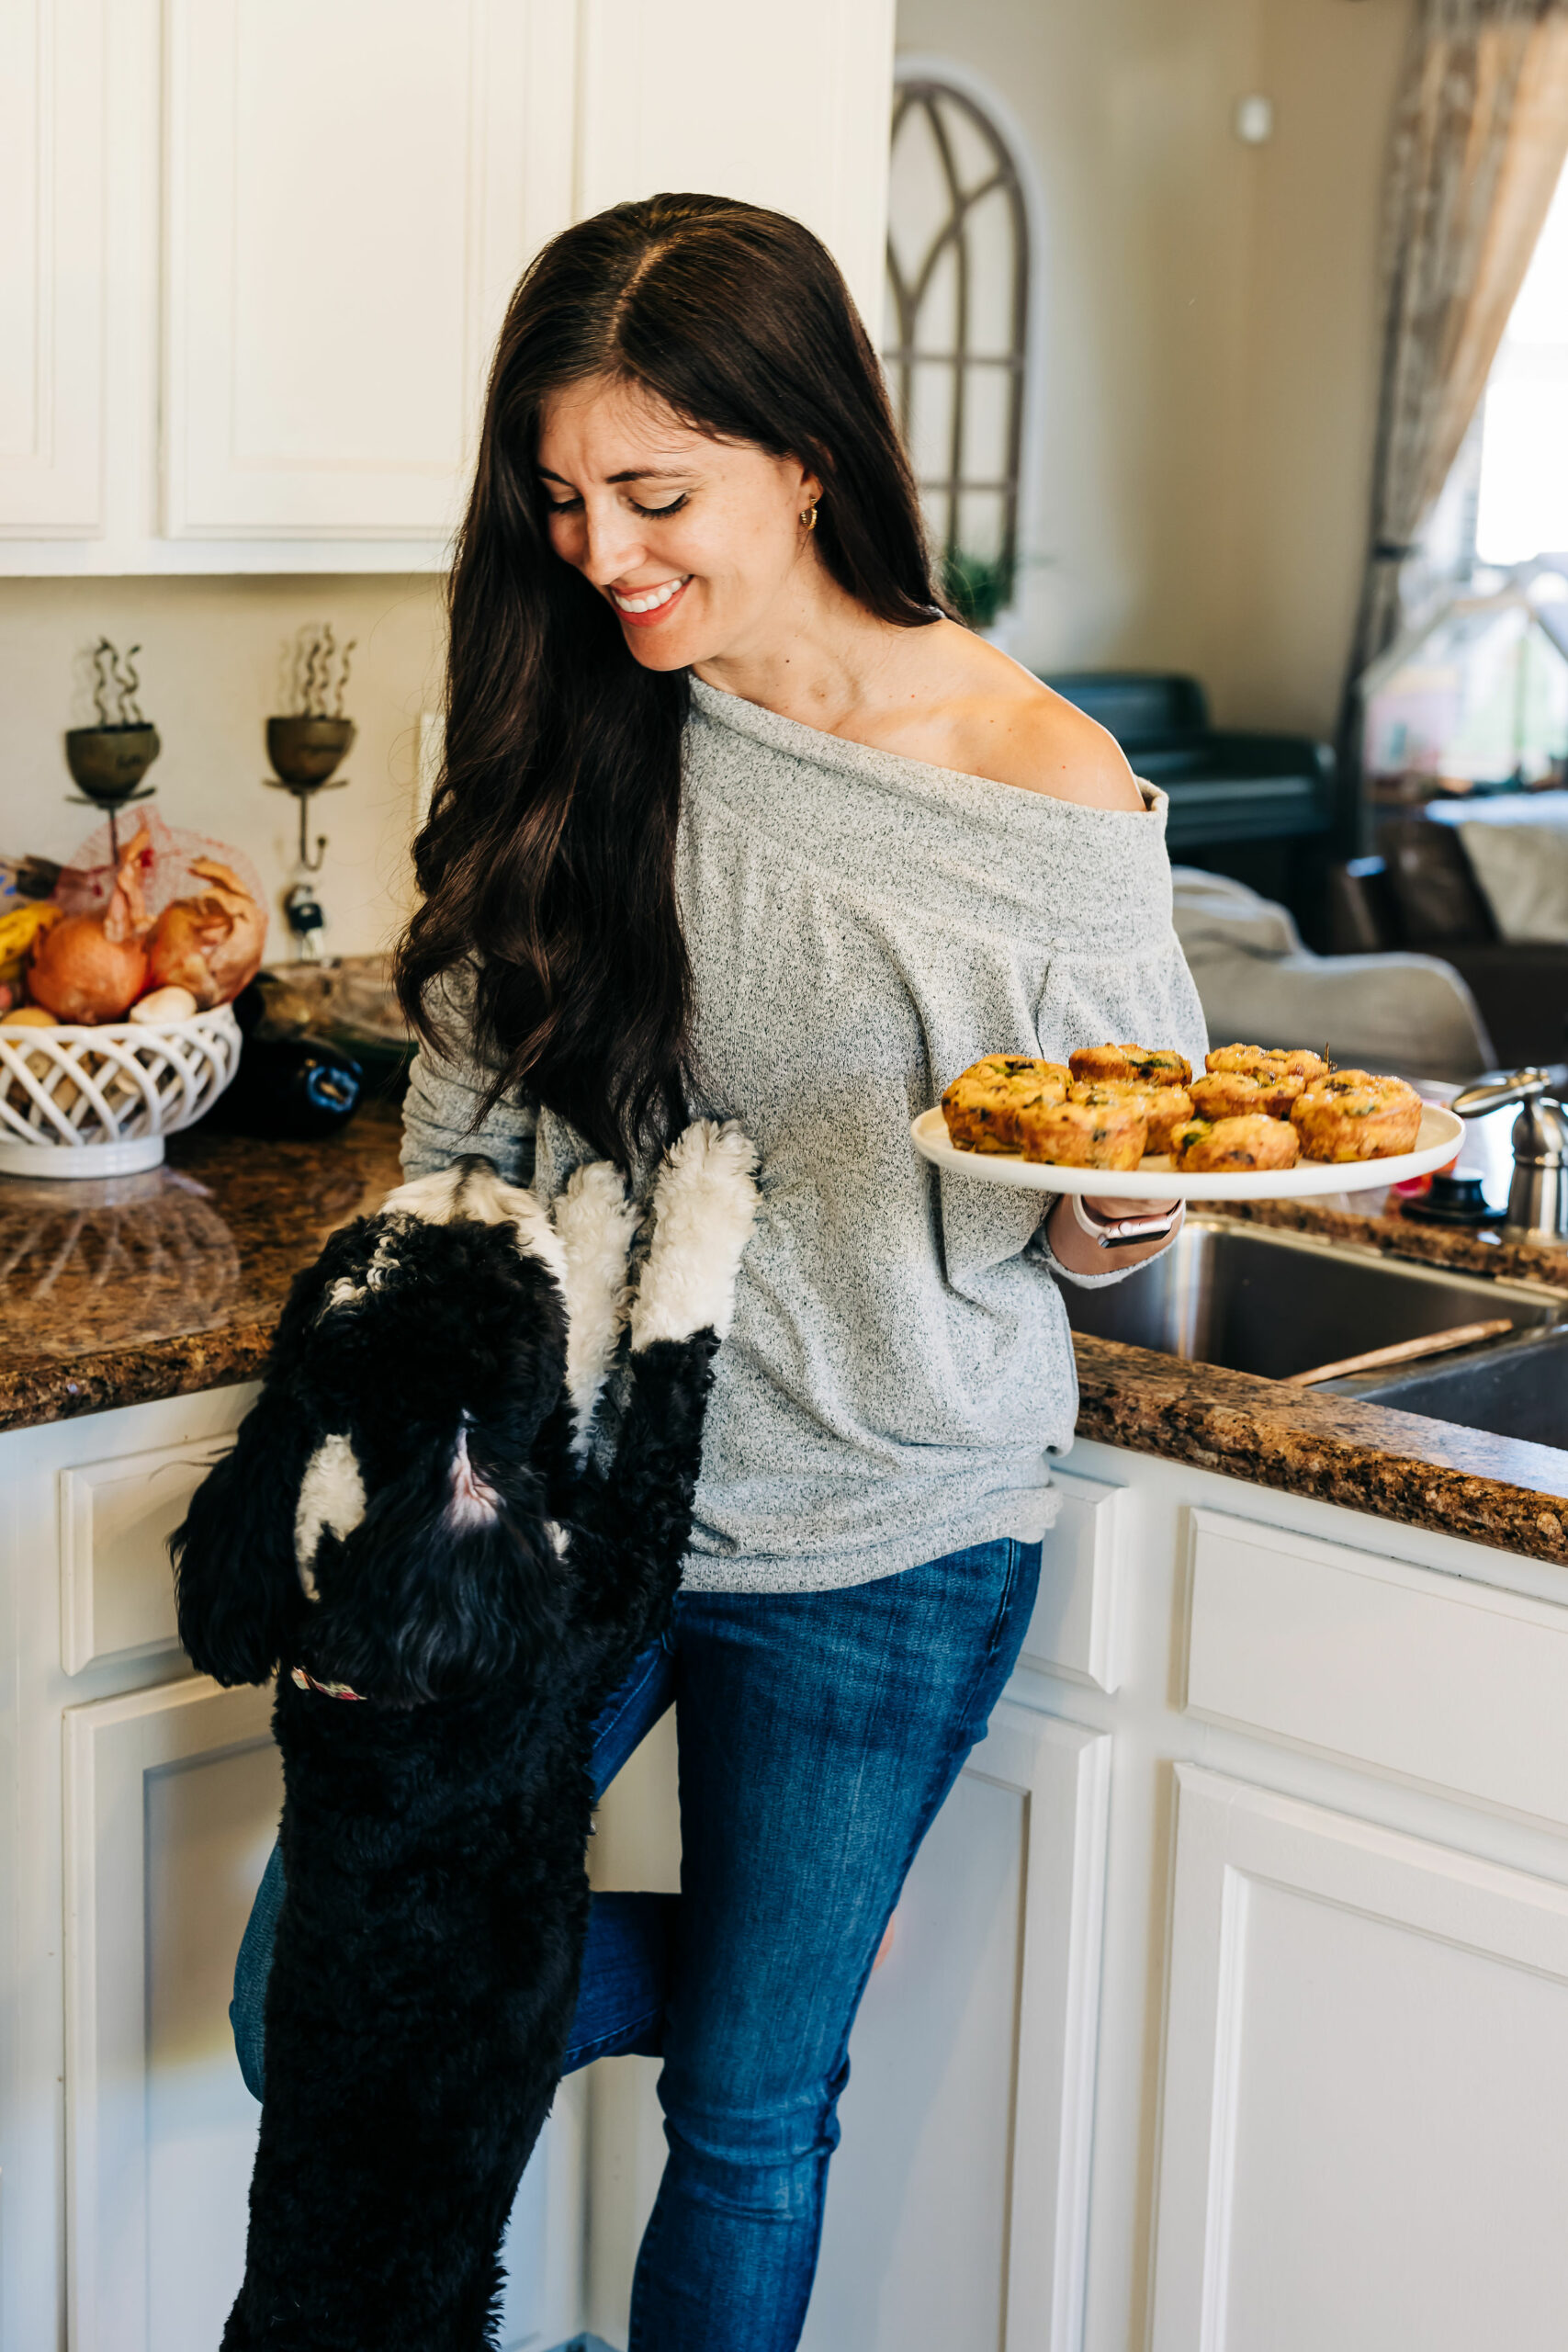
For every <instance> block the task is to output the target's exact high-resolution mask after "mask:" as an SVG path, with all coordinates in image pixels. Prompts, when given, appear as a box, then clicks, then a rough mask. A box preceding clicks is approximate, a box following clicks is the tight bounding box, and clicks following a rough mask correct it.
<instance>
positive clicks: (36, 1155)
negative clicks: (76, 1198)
mask: <svg viewBox="0 0 1568 2352" xmlns="http://www.w3.org/2000/svg"><path fill="white" fill-rule="evenodd" d="M240 1044H241V1037H240V1024H239V1023H238V1022H237V1021H236V1020H235V1018H234V1011H233V1007H232V1006H231V1005H228V1004H219V1005H214V1007H213V1008H212V1010H211V1012H195V1013H192V1015H191V1017H190V1019H189V1020H188V1021H171V1022H167V1023H159V1024H158V1025H157V1026H153V1025H152V1023H141V1022H136V1021H106V1022H104V1023H102V1024H101V1025H100V1026H98V1027H96V1028H87V1027H85V1026H82V1025H80V1024H77V1023H62V1024H61V1025H60V1026H59V1027H57V1028H53V1029H34V1028H17V1029H8V1028H6V1027H4V1026H0V1175H5V1176H130V1175H134V1174H135V1173H136V1172H137V1171H138V1170H141V1169H143V1168H156V1167H157V1165H158V1163H159V1161H160V1160H161V1159H163V1157H164V1136H171V1135H175V1134H176V1133H177V1132H178V1130H179V1129H180V1128H181V1127H188V1126H189V1125H191V1123H192V1121H193V1120H195V1119H199V1118H200V1116H201V1114H202V1113H203V1112H204V1111H206V1110H209V1108H210V1107H211V1105H212V1104H213V1103H215V1102H216V1101H217V1100H218V1097H219V1096H220V1094H221V1093H222V1091H223V1089H224V1088H225V1087H226V1086H227V1085H228V1083H229V1081H230V1080H231V1078H232V1077H233V1075H234V1072H235V1070H236V1069H237V1068H238V1066H239V1060H240Z"/></svg>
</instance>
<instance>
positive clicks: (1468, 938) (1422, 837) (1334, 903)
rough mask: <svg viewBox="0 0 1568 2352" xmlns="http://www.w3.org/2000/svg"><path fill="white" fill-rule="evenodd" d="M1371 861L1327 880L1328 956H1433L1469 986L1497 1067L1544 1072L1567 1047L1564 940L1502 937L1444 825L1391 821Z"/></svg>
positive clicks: (1567, 951) (1567, 953)
mask: <svg viewBox="0 0 1568 2352" xmlns="http://www.w3.org/2000/svg"><path fill="white" fill-rule="evenodd" d="M1377 848H1378V854H1377V855H1376V856H1375V857H1357V858H1352V859H1350V860H1349V862H1348V864H1346V865H1337V866H1335V867H1334V868H1333V870H1332V872H1331V873H1330V875H1329V880H1328V947H1329V953H1330V954H1331V955H1340V956H1353V955H1364V954H1366V953H1368V952H1369V951H1370V950H1375V949H1379V948H1385V947H1413V948H1417V949H1419V950H1420V951H1421V952H1422V953H1423V954H1426V955H1428V956H1441V957H1442V959H1443V961H1444V962H1445V963H1446V964H1451V965H1452V966H1453V967H1454V969H1455V971H1456V972H1458V973H1459V974H1460V976H1461V978H1462V979H1463V980H1464V981H1465V982H1466V983H1467V984H1468V986H1469V988H1470V991H1471V994H1472V996H1473V997H1474V999H1475V1001H1476V1003H1477V1005H1478V1006H1479V1007H1480V1010H1481V1014H1482V1018H1483V1020H1484V1022H1485V1023H1486V1026H1487V1028H1488V1030H1489V1031H1490V1032H1491V1035H1492V1041H1493V1044H1494V1046H1495V1048H1496V1052H1497V1059H1498V1062H1499V1064H1500V1065H1501V1066H1502V1067H1503V1068H1504V1069H1515V1068H1517V1067H1518V1066H1519V1065H1521V1064H1523V1063H1525V1062H1540V1063H1542V1064H1544V1065H1547V1066H1551V1064H1554V1063H1556V1062H1558V1061H1560V1060H1561V1059H1562V1054H1563V1050H1564V1046H1565V1043H1568V943H1564V942H1563V941H1561V940H1551V939H1539V940H1536V939H1504V938H1502V937H1501V936H1500V934H1499V933H1498V930H1497V926H1496V923H1495V922H1494V920H1493V917H1492V910H1491V908H1490V907H1489V906H1488V905H1487V903H1486V900H1485V899H1484V897H1483V895H1482V891H1481V888H1480V885H1479V884H1478V883H1477V881H1476V879H1475V876H1474V874H1473V873H1472V870H1471V864H1470V860H1469V858H1468V857H1466V855H1465V853H1464V843H1463V842H1462V841H1461V838H1460V835H1459V832H1458V831H1457V829H1456V828H1455V827H1454V826H1452V825H1444V824H1438V823H1436V822H1435V821H1434V820H1432V819H1431V818H1429V817H1420V816H1413V817H1397V818H1392V819H1390V820H1388V821H1387V822H1386V823H1385V824H1383V825H1382V826H1381V827H1380V828H1379V830H1378V836H1377Z"/></svg>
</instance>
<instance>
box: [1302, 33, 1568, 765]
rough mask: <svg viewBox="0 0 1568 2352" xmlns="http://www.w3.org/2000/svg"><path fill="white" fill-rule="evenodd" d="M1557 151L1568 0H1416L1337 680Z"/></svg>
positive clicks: (1560, 155)
mask: <svg viewBox="0 0 1568 2352" xmlns="http://www.w3.org/2000/svg"><path fill="white" fill-rule="evenodd" d="M1565 156H1568V0H1419V8H1418V13H1417V17H1416V25H1415V28H1414V30H1413V32H1412V35H1411V42H1410V49H1409V52H1408V54H1407V56H1406V59H1405V63H1404V78H1403V81H1402V84H1401V87H1400V96H1399V101H1398V107H1397V110H1396V113H1395V117H1394V126H1393V150H1392V153H1391V156H1390V164H1389V180H1388V190H1387V197H1386V202H1385V210H1384V222H1383V278H1384V287H1385V311H1384V329H1383V361H1382V395H1381V400H1380V404H1379V411H1378V434H1377V444H1376V457H1375V460H1374V466H1373V478H1372V501H1371V547H1370V548H1369V551H1368V560H1367V569H1366V574H1365V578H1364V580H1363V583H1362V589H1361V601H1360V606H1359V612H1358V615H1357V622H1356V636H1355V641H1354V644H1353V646H1352V649H1351V657H1350V667H1349V673H1348V680H1347V729H1346V741H1347V748H1349V747H1350V741H1351V734H1352V729H1353V723H1354V714H1355V707H1356V704H1355V683H1356V680H1357V679H1358V678H1359V675H1360V673H1361V672H1362V671H1363V670H1364V669H1365V667H1366V665H1367V663H1368V662H1371V661H1372V660H1374V659H1375V657H1376V656H1377V655H1378V654H1379V653H1381V652H1382V650H1383V649H1384V648H1385V647H1386V646H1387V645H1388V644H1389V643H1390V642H1391V641H1392V639H1393V636H1394V633H1395V630H1396V628H1397V626H1398V618H1399V567H1400V565H1401V563H1402V562H1403V561H1404V559H1405V557H1406V556H1407V555H1408V554H1409V553H1410V552H1411V551H1412V545H1413V542H1414V541H1415V539H1416V534H1417V532H1418V530H1419V529H1420V526H1421V524H1422V522H1423V520H1424V518H1425V516H1426V515H1427V510H1428V508H1429V507H1430V506H1431V504H1432V502H1433V501H1434V499H1435V498H1436V497H1437V495H1438V492H1439V491H1440V490H1441V489H1442V486H1443V484H1444V482H1445V481H1446V480H1447V478H1448V473H1449V469H1450V466H1451V465H1452V464H1453V462H1454V459H1455V458H1456V457H1457V456H1458V454H1459V447H1460V443H1461V441H1462V440H1463V438H1464V435H1465V432H1466V429H1467V427H1468V426H1469V424H1470V421H1471V419H1472V416H1473V415H1474V413H1475V411H1476V408H1477V405H1478V404H1479V402H1480V400H1481V395H1482V393H1483V391H1484V390H1485V388H1486V379H1487V375H1488V373H1489V372H1490V369H1491V367H1492V362H1493V360H1494V358H1495V356H1496V352H1497V346H1498V345H1499V343H1500V342H1501V341H1502V338H1503V332H1504V329H1505V328H1506V325H1507V322H1508V313H1509V311H1511V310H1512V308H1513V305H1514V298H1515V296H1516V295H1517V292H1518V290H1519V287H1520V285H1521V283H1522V281H1523V278H1524V275H1525V271H1526V270H1527V268H1528V267H1529V259H1530V254H1531V253H1532V252H1533V250H1534V248H1535V243H1536V239H1537V237H1538V236H1539V235H1540V227H1541V223H1542V221H1543V220H1545V218H1546V214H1547V209H1548V207H1549V206H1550V204H1551V198H1552V195H1553V192H1554V190H1555V188H1556V186H1557V182H1558V179H1559V177H1560V175H1561V174H1562V167H1563V161H1564V157H1565Z"/></svg>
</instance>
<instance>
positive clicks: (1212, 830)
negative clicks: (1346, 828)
mask: <svg viewBox="0 0 1568 2352" xmlns="http://www.w3.org/2000/svg"><path fill="white" fill-rule="evenodd" d="M1045 684H1047V685H1048V686H1051V687H1054V688H1055V692H1056V693H1057V694H1059V695H1066V699H1067V700H1068V702H1070V703H1076V704H1077V707H1078V708H1079V710H1082V711H1087V712H1088V714H1089V717H1090V718H1097V719H1098V720H1099V721H1100V725H1101V726H1102V727H1103V728H1105V729H1107V730H1108V732H1109V733H1111V734H1112V735H1114V736H1115V738H1116V741H1118V743H1120V744H1121V746H1122V750H1123V751H1124V752H1126V754H1127V758H1128V761H1129V763H1130V764H1131V766H1132V767H1133V769H1134V773H1135V774H1136V775H1141V776H1143V777H1145V779H1146V780H1147V782H1148V783H1150V784H1157V785H1158V786H1159V787H1160V790H1161V791H1162V792H1165V793H1168V795H1169V797H1170V818H1169V823H1168V831H1167V839H1168V842H1169V843H1170V848H1171V851H1172V854H1175V855H1179V856H1185V855H1186V854H1187V853H1188V852H1189V851H1191V850H1204V851H1209V850H1211V849H1213V847H1214V846H1215V845H1216V844H1226V843H1236V844H1243V843H1250V842H1281V841H1300V840H1303V839H1312V840H1316V839H1318V838H1319V837H1321V836H1323V835H1325V834H1326V833H1327V832H1328V831H1330V829H1331V828H1332V826H1333V824H1334V821H1335V815H1336V807H1335V799H1336V781H1337V763H1336V761H1335V756H1334V753H1333V752H1332V750H1331V749H1330V748H1329V746H1328V745H1327V744H1326V743H1318V742H1314V741H1313V739H1312V737H1311V736H1310V735H1261V734H1256V733H1253V732H1251V731H1249V730H1247V729H1239V728H1232V727H1214V726H1212V725H1211V724H1210V720H1209V706H1208V700H1207V698H1206V696H1205V695H1204V693H1203V689H1202V687H1201V685H1200V684H1199V683H1198V681H1197V679H1196V678H1186V677H1182V676H1181V675H1180V674H1179V673H1176V672H1163V671H1143V670H1072V671H1066V672H1059V673H1052V674H1051V675H1049V676H1047V677H1046V678H1045ZM1199 862H1200V863H1201V864H1202V865H1219V866H1220V869H1221V870H1222V871H1223V870H1226V867H1225V864H1224V861H1219V860H1215V859H1214V858H1213V857H1210V856H1207V855H1205V856H1204V857H1203V858H1202V859H1201V860H1200V861H1199ZM1241 878H1242V879H1244V880H1251V879H1252V878H1253V877H1252V876H1251V874H1250V873H1247V874H1244V875H1243V876H1242V877H1241Z"/></svg>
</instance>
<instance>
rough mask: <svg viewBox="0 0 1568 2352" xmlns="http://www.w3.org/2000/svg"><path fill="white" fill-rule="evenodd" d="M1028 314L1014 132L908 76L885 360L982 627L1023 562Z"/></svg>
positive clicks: (894, 199)
mask: <svg viewBox="0 0 1568 2352" xmlns="http://www.w3.org/2000/svg"><path fill="white" fill-rule="evenodd" d="M1028 313H1029V223H1028V218H1027V214H1026V210H1025V206H1024V198H1023V189H1022V187H1021V183H1020V179H1019V172H1018V166H1017V164H1016V163H1015V161H1014V158H1013V156H1012V154H1011V153H1010V150H1009V147H1008V144H1007V141H1006V140H1005V139H1004V138H1003V137H1002V134H1001V132H1000V131H999V130H998V128H997V126H996V124H995V123H994V122H993V121H992V120H991V119H990V117H989V116H988V115H987V112H986V111H985V109H984V108H983V107H981V106H980V105H978V104H977V103H976V100H975V99H974V98H972V97H970V96H968V95H967V94H966V93H965V92H964V91H962V90H959V89H956V88H954V87H953V86H952V85H950V84H948V83H945V82H942V81H940V80H937V79H935V78H931V77H928V76H924V75H921V76H919V77H913V76H912V77H910V78H908V79H901V80H900V82H899V84H898V86H897V96H896V97H895V101H894V111H893V156H892V174H891V181H890V187H889V199H888V235H887V328H886V337H885V343H884V351H883V356H884V359H885V361H886V367H887V373H888V379H889V382H890V384H891V386H892V390H893V396H894V400H895V402H896V403H897V411H898V417H899V422H900V424H902V426H903V429H904V434H905V436H906V438H907V440H908V445H909V448H910V451H911V453H912V455H913V458H914V463H915V471H916V475H917V477H918V479H919V485H920V492H921V496H922V497H923V499H924V501H925V504H926V511H927V515H928V516H929V518H930V523H931V537H932V540H933V542H934V544H935V546H936V548H937V549H938V551H939V553H940V555H941V557H942V564H943V569H944V571H945V572H946V575H947V580H948V585H949V588H950V590H951V591H952V593H953V596H954V598H955V601H956V602H957V603H958V605H960V607H961V609H963V610H964V613H965V615H966V616H967V617H969V618H971V619H973V620H975V621H976V622H978V623H979V624H980V625H982V626H984V625H986V624H987V622H989V621H990V620H992V619H994V618H995V616H996V614H997V613H998V611H999V610H1000V609H1001V608H1002V606H1004V605H1007V604H1008V603H1009V602H1010V597H1011V594H1012V585H1013V579H1014V574H1015V572H1016V570H1017V565H1018V503H1019V465H1020V457H1021V447H1022V440H1023V396H1024V366H1025V353H1026V348H1027V335H1028V325H1029V316H1028Z"/></svg>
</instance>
